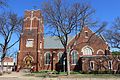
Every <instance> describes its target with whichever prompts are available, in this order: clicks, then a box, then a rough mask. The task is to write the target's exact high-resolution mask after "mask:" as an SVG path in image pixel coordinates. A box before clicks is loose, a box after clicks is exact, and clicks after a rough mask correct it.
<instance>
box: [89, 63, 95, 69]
mask: <svg viewBox="0 0 120 80" xmlns="http://www.w3.org/2000/svg"><path fill="white" fill-rule="evenodd" d="M89 67H90V69H91V70H94V61H90V64H89Z"/></svg>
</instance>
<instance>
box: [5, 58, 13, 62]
mask: <svg viewBox="0 0 120 80" xmlns="http://www.w3.org/2000/svg"><path fill="white" fill-rule="evenodd" d="M3 61H4V62H13V58H11V57H5V58H4V60H3Z"/></svg>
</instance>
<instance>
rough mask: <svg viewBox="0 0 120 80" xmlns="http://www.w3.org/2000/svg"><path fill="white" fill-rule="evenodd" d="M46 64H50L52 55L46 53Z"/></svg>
mask: <svg viewBox="0 0 120 80" xmlns="http://www.w3.org/2000/svg"><path fill="white" fill-rule="evenodd" d="M45 64H50V53H49V52H47V53H45Z"/></svg>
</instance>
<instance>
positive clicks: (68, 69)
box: [67, 51, 70, 75]
mask: <svg viewBox="0 0 120 80" xmlns="http://www.w3.org/2000/svg"><path fill="white" fill-rule="evenodd" d="M67 75H70V59H69V51H68V52H67Z"/></svg>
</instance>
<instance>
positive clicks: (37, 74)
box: [24, 72, 120, 78]
mask: <svg viewBox="0 0 120 80" xmlns="http://www.w3.org/2000/svg"><path fill="white" fill-rule="evenodd" d="M24 76H34V77H44V78H45V77H50V78H120V74H81V73H78V72H74V73H73V72H72V73H71V74H70V76H67V75H66V73H65V72H60V73H59V74H58V73H54V74H52V73H50V74H49V73H48V72H35V73H27V74H25V75H24Z"/></svg>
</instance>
